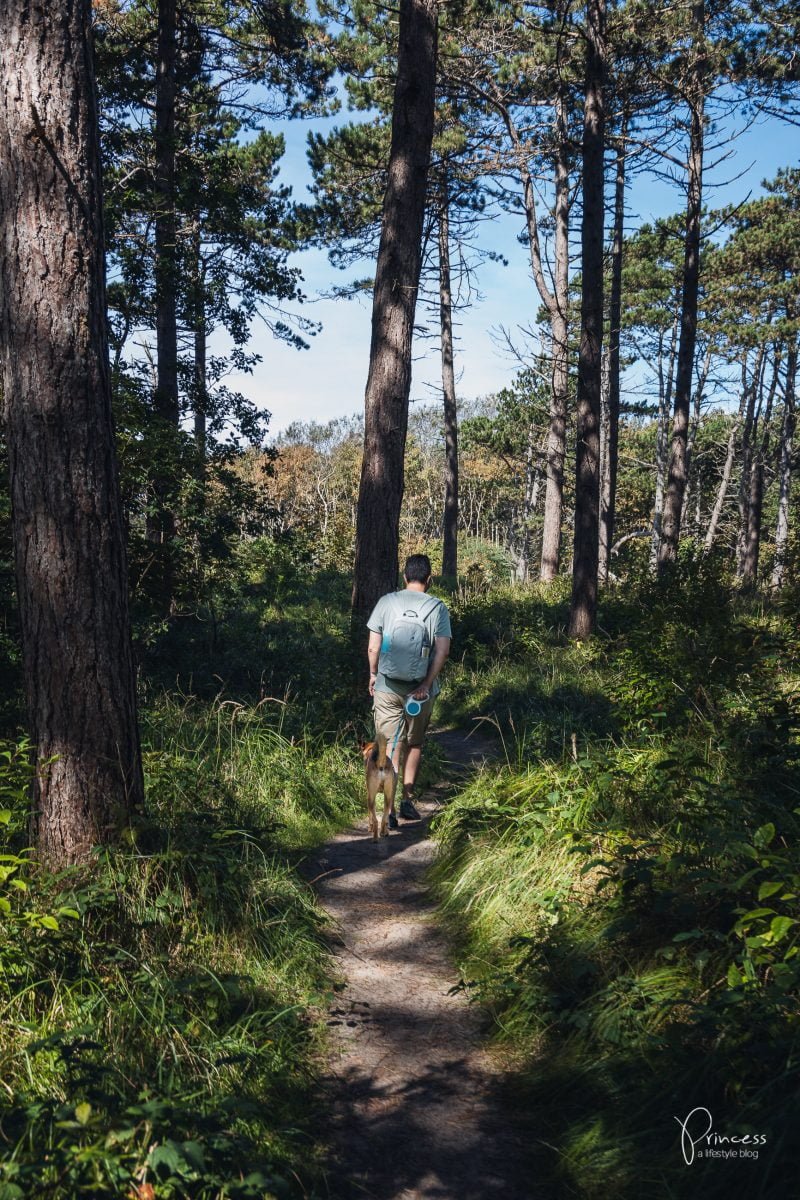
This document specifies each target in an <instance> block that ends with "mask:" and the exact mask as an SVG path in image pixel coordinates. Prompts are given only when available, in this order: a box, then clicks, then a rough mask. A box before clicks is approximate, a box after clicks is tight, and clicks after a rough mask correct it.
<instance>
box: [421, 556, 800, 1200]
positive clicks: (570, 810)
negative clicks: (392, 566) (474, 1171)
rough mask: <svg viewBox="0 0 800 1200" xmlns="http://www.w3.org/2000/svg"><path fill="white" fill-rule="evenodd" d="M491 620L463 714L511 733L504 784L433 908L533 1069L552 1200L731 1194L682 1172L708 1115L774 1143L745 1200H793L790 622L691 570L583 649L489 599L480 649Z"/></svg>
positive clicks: (631, 607) (444, 836)
mask: <svg viewBox="0 0 800 1200" xmlns="http://www.w3.org/2000/svg"><path fill="white" fill-rule="evenodd" d="M476 610H478V611H474V612H470V610H469V609H465V610H463V611H462V613H461V618H462V626H465V627H466V628H465V629H464V632H465V634H466V636H465V639H464V643H463V644H462V651H461V653H462V656H463V658H462V663H461V666H460V667H459V668H458V670H457V671H455V672H454V674H453V677H452V678H451V681H450V687H449V693H450V694H449V695H448V697H447V699H446V703H449V704H450V705H451V706H452V708H453V711H455V712H460V713H461V714H463V715H465V714H466V712H467V711H468V709H469V708H471V710H472V715H473V717H474V716H475V715H476V714H477V715H479V716H483V717H485V718H489V719H490V720H492V721H493V722H495V723H496V725H497V728H498V731H499V732H500V733H501V735H502V745H503V746H504V748H505V754H506V765H505V766H504V767H503V768H501V769H500V770H498V769H497V768H493V769H492V770H491V771H487V772H486V773H485V774H484V775H483V776H481V777H480V778H479V779H477V780H476V781H475V782H474V783H473V784H472V785H471V786H470V787H469V788H467V789H466V790H465V791H464V792H463V793H462V794H460V795H458V796H457V797H456V798H455V800H454V802H453V803H451V805H450V806H449V807H448V808H447V809H446V810H445V811H444V812H443V813H442V814H441V816H440V817H439V818H438V822H437V833H438V837H439V838H440V841H441V843H442V853H441V855H440V858H439V860H438V863H437V866H436V872H435V874H436V887H437V891H438V894H439V897H440V900H441V903H442V906H443V911H444V913H445V914H446V915H447V916H448V918H449V919H450V920H451V922H452V925H453V928H454V930H455V932H456V934H457V937H458V940H459V945H460V954H461V959H462V964H463V966H462V969H463V984H462V986H464V987H465V988H466V989H467V990H468V991H469V993H470V994H471V995H473V996H474V997H475V998H476V999H479V1000H481V1001H482V1002H483V1003H485V1004H487V1005H488V1006H489V1008H490V1010H491V1011H492V1013H493V1015H494V1018H495V1021H496V1031H497V1036H498V1037H499V1038H500V1039H501V1040H502V1042H503V1043H504V1044H505V1045H507V1046H508V1049H509V1054H513V1060H512V1061H513V1064H514V1066H515V1068H516V1076H517V1082H516V1085H515V1086H517V1087H518V1088H519V1089H520V1103H521V1104H523V1105H524V1106H525V1108H526V1110H527V1111H528V1112H529V1113H530V1114H531V1119H532V1121H533V1122H534V1123H535V1126H536V1128H537V1131H538V1137H539V1138H540V1139H541V1140H540V1150H539V1158H540V1163H539V1167H540V1170H541V1178H542V1179H543V1180H545V1181H546V1187H547V1188H548V1189H549V1190H548V1194H551V1195H554V1196H561V1195H563V1196H565V1197H566V1196H572V1195H580V1196H586V1197H594V1196H598V1197H599V1196H601V1195H609V1194H612V1195H614V1196H618V1197H620V1198H623V1197H628V1196H630V1197H638V1196H641V1195H642V1194H648V1195H649V1194H653V1195H656V1194H658V1195H662V1194H663V1195H675V1196H684V1195H685V1196H686V1197H687V1198H688V1197H689V1196H694V1195H697V1194H698V1191H697V1189H698V1188H702V1190H703V1192H704V1194H709V1195H711V1196H717V1195H719V1196H722V1195H723V1194H724V1195H727V1194H729V1188H730V1178H729V1175H727V1174H724V1173H723V1172H721V1170H720V1166H719V1164H718V1163H716V1162H714V1161H713V1160H712V1161H710V1162H700V1161H698V1162H697V1163H695V1164H694V1165H693V1168H692V1172H691V1178H690V1177H689V1175H687V1174H686V1166H685V1164H684V1162H683V1160H682V1157H681V1154H680V1148H679V1146H678V1144H677V1138H676V1134H675V1129H676V1126H675V1120H674V1118H675V1117H684V1116H685V1115H686V1114H687V1113H688V1112H689V1111H690V1110H691V1109H692V1108H693V1107H694V1106H695V1105H696V1104H702V1105H705V1106H706V1107H708V1108H709V1109H710V1111H711V1112H712V1113H713V1115H714V1118H715V1128H716V1129H717V1130H719V1131H720V1132H743V1131H745V1130H750V1131H751V1132H754V1131H758V1132H761V1133H764V1134H765V1135H766V1137H767V1142H766V1145H765V1146H763V1147H762V1148H761V1149H760V1154H759V1159H758V1161H757V1163H756V1162H755V1160H753V1161H752V1162H750V1161H748V1162H738V1163H736V1164H734V1165H735V1169H736V1171H737V1181H738V1180H741V1187H742V1188H743V1189H745V1190H749V1191H752V1194H757V1195H762V1196H765V1197H767V1196H769V1197H776V1198H777V1197H779V1196H783V1195H786V1194H787V1191H790V1190H791V1187H792V1186H793V1184H792V1183H791V1180H792V1178H793V1165H792V1163H791V1155H790V1154H789V1152H788V1142H787V1139H788V1138H789V1137H790V1136H791V1130H792V1129H793V1128H794V1123H795V1122H796V1116H797V1109H796V1090H797V1082H798V1071H799V1070H800V1060H799V1059H798V1051H800V1042H799V1041H798V1032H799V1031H798V1025H797V1017H796V1013H797V1003H798V999H799V998H800V966H798V931H799V930H800V926H799V925H798V920H797V895H798V889H799V888H800V851H799V850H798V847H799V846H800V805H799V804H798V794H797V777H798V767H799V766H800V676H799V675H798V661H799V657H800V644H799V643H798V640H797V627H796V621H795V620H794V618H793V617H792V616H790V615H789V614H788V613H787V614H786V615H783V614H782V613H781V612H776V611H772V610H768V609H763V608H756V607H754V606H752V605H751V606H749V607H748V606H746V605H745V604H744V602H743V601H742V600H741V599H735V598H734V597H733V596H732V594H731V591H730V589H729V587H727V586H726V584H725V581H724V580H723V579H722V578H721V577H720V575H719V573H718V571H717V570H716V568H715V567H714V565H713V564H711V563H709V562H707V561H706V562H703V561H700V562H692V561H691V556H685V557H684V558H683V559H682V560H681V561H679V563H678V564H677V566H676V568H675V570H674V571H673V572H672V573H668V574H667V576H666V577H665V578H663V579H662V580H660V581H658V582H655V581H642V583H641V584H640V585H639V586H637V587H636V588H633V587H631V586H630V585H629V586H628V587H626V588H625V589H624V591H623V590H622V589H621V590H620V594H619V595H615V596H613V597H611V598H609V599H608V600H607V601H606V603H605V605H604V609H603V613H602V616H601V620H600V625H601V627H602V629H603V630H604V635H603V636H602V637H601V638H599V639H597V641H596V642H595V643H593V644H592V645H591V646H589V647H575V646H569V645H562V644H561V641H562V638H561V632H560V629H559V626H558V623H557V614H558V610H557V609H555V610H554V611H551V612H550V613H548V612H547V610H546V608H545V607H544V605H543V604H542V602H541V600H540V599H539V598H538V597H535V596H534V598H533V600H532V602H531V601H529V602H528V604H527V605H523V603H522V601H521V597H520V596H519V595H517V596H516V597H515V594H514V593H513V592H509V593H507V595H506V596H505V599H504V600H502V602H501V598H500V597H492V598H491V602H490V603H489V604H487V605H486V607H485V610H484V612H483V614H482V616H483V620H484V621H486V620H487V618H489V616H490V615H491V614H492V613H494V620H495V625H494V629H495V630H496V633H495V634H494V635H492V632H491V629H492V627H491V626H490V625H489V624H488V623H487V624H486V625H484V627H483V631H482V633H481V634H479V635H478V637H476V638H475V640H474V641H472V637H473V636H474V635H473V634H472V632H471V630H470V625H471V623H472V622H474V621H477V619H478V618H479V617H480V616H481V613H480V610H479V608H478V606H477V605H476ZM554 618H555V620H554ZM455 627H456V629H458V627H459V622H458V619H457V620H456V623H455ZM487 635H488V636H487ZM526 640H528V645H527V647H526V645H525V642H526ZM492 643H493V649H492V651H491V652H490V653H487V651H486V649H485V647H486V645H487V644H488V645H492ZM466 683H469V685H470V686H469V687H466V686H465V684H466ZM463 715H462V719H463ZM738 1186H740V1185H739V1183H738V1182H737V1187H738Z"/></svg>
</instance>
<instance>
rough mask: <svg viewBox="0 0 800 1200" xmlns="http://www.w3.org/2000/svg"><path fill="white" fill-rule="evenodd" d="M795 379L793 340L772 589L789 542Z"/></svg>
mask: <svg viewBox="0 0 800 1200" xmlns="http://www.w3.org/2000/svg"><path fill="white" fill-rule="evenodd" d="M796 380H797V340H796V337H794V338H793V339H792V342H791V343H790V345H789V349H788V352H787V355H786V392H785V395H784V404H783V421H782V422H781V445H780V451H779V454H778V520H777V523H776V526H775V561H774V563H773V566H772V580H771V582H772V586H773V587H774V588H782V587H783V584H784V580H785V576H786V548H787V545H788V543H789V500H790V498H791V491H792V443H793V440H794V427H795V384H796Z"/></svg>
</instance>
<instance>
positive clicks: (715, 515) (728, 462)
mask: <svg viewBox="0 0 800 1200" xmlns="http://www.w3.org/2000/svg"><path fill="white" fill-rule="evenodd" d="M747 398H748V391H747V388H746V387H743V388H742V394H741V397H740V399H739V411H738V413H737V414H736V418H735V420H734V422H733V425H732V426H731V431H730V433H729V434H728V449H727V451H726V454H725V463H724V466H723V468H722V478H721V479H720V481H719V487H718V488H717V495H716V499H715V500H714V507H713V509H712V510H711V516H710V518H709V521H708V529H707V530H706V536H705V540H704V542H703V551H704V552H705V553H706V554H707V553H708V552H709V550H710V549H711V547H712V546H713V545H714V539H715V538H716V536H717V528H718V527H719V520H720V517H721V516H722V509H723V507H724V505H725V498H726V497H727V495H728V488H729V487H730V482H731V475H732V474H733V464H734V462H735V461H736V439H737V437H738V435H739V430H740V429H741V427H742V422H743V421H744V414H745V409H746V407H747Z"/></svg>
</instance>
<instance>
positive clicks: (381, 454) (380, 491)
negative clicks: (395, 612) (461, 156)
mask: <svg viewBox="0 0 800 1200" xmlns="http://www.w3.org/2000/svg"><path fill="white" fill-rule="evenodd" d="M435 83H436V3H435V0H400V28H399V47H398V56H397V82H396V84H395V91H394V104H393V108H392V141H391V148H390V152H389V179H388V185H387V188H386V195H385V197H384V202H383V219H382V222H381V238H380V245H379V248H378V261H377V265H376V270H375V289H374V293H373V302H372V340H371V343H370V356H369V374H368V376H367V388H366V396H365V419H364V459H363V464H362V469H361V482H360V487H359V493H358V513H357V517H356V552H355V568H354V576H355V577H354V583H353V595H352V606H353V614H354V619H356V620H360V618H362V617H364V616H368V615H369V613H370V611H371V610H372V608H373V607H374V605H375V603H376V601H377V600H378V599H379V597H380V596H381V595H383V594H384V593H386V592H389V591H392V590H393V589H394V588H395V587H396V586H397V551H398V543H399V521H400V507H401V505H402V501H403V465H404V464H403V460H404V455H405V446H406V431H407V428H408V397H409V391H410V388H411V342H412V336H413V328H414V312H415V309H416V303H417V288H418V286H419V272H420V264H421V245H422V225H423V219H424V215H425V193H426V184H427V178H428V167H429V165H430V157H431V142H432V140H433V114H434V89H435Z"/></svg>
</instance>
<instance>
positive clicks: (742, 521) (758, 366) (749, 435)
mask: <svg viewBox="0 0 800 1200" xmlns="http://www.w3.org/2000/svg"><path fill="white" fill-rule="evenodd" d="M764 356H765V348H764V346H762V347H761V348H760V349H759V351H758V353H757V355H756V361H755V366H754V368H753V378H752V382H751V383H750V386H749V388H748V394H747V407H746V409H745V417H744V426H743V430H742V467H741V472H740V475H739V529H738V533H737V537H736V577H737V578H738V579H741V578H742V577H743V575H744V560H745V547H746V543H747V524H748V520H749V511H750V479H751V475H752V464H753V440H754V438H755V432H756V427H757V416H756V398H757V397H758V398H759V399H758V404H759V408H760V407H761V399H760V396H761V390H762V386H763V370H764ZM746 370H747V355H746V354H745V358H744V366H743V370H742V381H743V382H744V380H745V372H746Z"/></svg>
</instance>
